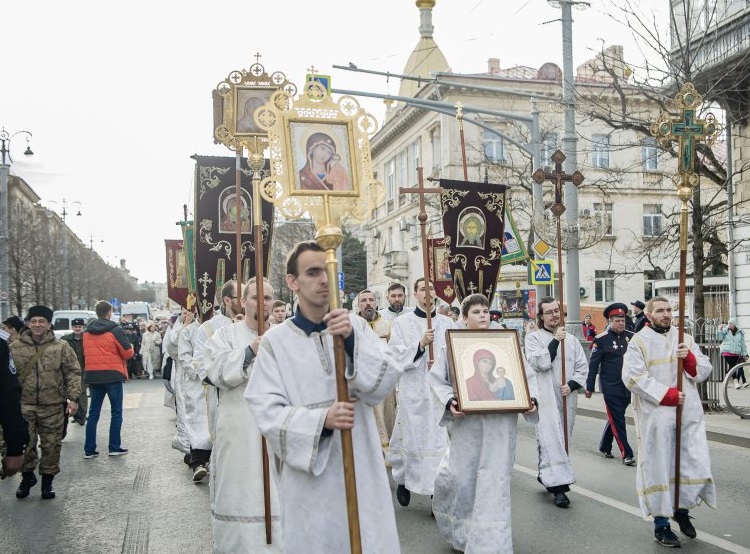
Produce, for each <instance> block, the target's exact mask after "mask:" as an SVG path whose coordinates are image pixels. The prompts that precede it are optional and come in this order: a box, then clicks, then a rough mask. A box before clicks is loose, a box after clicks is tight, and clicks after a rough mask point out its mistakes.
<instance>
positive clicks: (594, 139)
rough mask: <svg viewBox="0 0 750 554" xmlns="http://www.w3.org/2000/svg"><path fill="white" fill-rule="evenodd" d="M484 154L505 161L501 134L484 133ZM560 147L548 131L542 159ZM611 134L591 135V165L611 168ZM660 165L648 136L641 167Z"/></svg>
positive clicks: (556, 137) (643, 147)
mask: <svg viewBox="0 0 750 554" xmlns="http://www.w3.org/2000/svg"><path fill="white" fill-rule="evenodd" d="M483 140H484V155H485V158H486V159H487V161H488V162H490V163H495V164H502V163H505V145H504V142H503V139H502V137H501V136H500V135H497V134H495V133H490V132H485V133H484V139H483ZM558 148H559V138H558V136H557V133H547V134H546V135H545V136H544V138H543V139H542V159H543V160H549V159H550V158H551V157H552V154H553V153H554V152H555V150H557V149H558ZM609 152H610V147H609V135H603V134H595V135H592V136H591V165H592V167H598V168H602V169H607V168H609ZM657 166H658V150H657V148H656V140H655V139H654V138H652V137H646V138H644V139H643V141H642V142H641V167H642V169H643V171H655V170H656V169H657Z"/></svg>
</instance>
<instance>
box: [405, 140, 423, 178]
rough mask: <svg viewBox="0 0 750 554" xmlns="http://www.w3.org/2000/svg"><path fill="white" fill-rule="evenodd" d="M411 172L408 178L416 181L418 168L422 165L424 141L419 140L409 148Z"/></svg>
mask: <svg viewBox="0 0 750 554" xmlns="http://www.w3.org/2000/svg"><path fill="white" fill-rule="evenodd" d="M409 163H410V165H409V170H408V171H409V172H408V173H407V177H409V178H410V179H413V180H415V181H416V178H417V168H418V167H421V165H422V139H417V140H415V141H414V142H412V143H411V145H410V146H409Z"/></svg>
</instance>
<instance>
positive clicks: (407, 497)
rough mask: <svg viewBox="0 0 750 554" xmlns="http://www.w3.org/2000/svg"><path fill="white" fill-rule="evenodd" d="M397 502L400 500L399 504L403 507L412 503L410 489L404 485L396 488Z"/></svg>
mask: <svg viewBox="0 0 750 554" xmlns="http://www.w3.org/2000/svg"><path fill="white" fill-rule="evenodd" d="M396 500H398V503H399V504H401V505H402V506H404V507H406V506H408V505H409V502H411V493H410V492H409V489H407V488H406V487H405V486H404V485H399V486H398V487H396Z"/></svg>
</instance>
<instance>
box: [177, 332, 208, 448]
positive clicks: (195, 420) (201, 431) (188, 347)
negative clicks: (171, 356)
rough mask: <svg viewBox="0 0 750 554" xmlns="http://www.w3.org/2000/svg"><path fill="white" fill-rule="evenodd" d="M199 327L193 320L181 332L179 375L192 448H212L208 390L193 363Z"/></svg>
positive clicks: (178, 356) (178, 355)
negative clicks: (207, 398)
mask: <svg viewBox="0 0 750 554" xmlns="http://www.w3.org/2000/svg"><path fill="white" fill-rule="evenodd" d="M199 327H200V324H199V323H198V321H193V322H192V323H191V324H190V325H188V326H187V327H185V328H184V329H183V330H182V332H180V338H179V339H178V354H177V359H178V360H179V361H180V372H179V375H178V377H179V379H180V386H181V387H182V390H183V391H184V398H185V426H186V427H187V432H188V438H189V440H190V448H192V449H193V450H211V437H210V436H209V434H208V410H207V408H206V391H205V388H204V385H203V381H202V380H201V378H200V377H199V376H198V370H197V369H196V367H195V364H194V363H193V344H194V341H195V335H196V333H197V332H198V328H199Z"/></svg>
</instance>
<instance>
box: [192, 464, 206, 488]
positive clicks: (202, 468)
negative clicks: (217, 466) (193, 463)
mask: <svg viewBox="0 0 750 554" xmlns="http://www.w3.org/2000/svg"><path fill="white" fill-rule="evenodd" d="M206 475H208V469H207V468H206V465H205V464H201V465H199V466H197V467H196V468H195V470H194V471H193V483H200V482H201V481H203V478H204V477H205V476H206Z"/></svg>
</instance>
